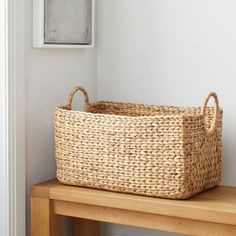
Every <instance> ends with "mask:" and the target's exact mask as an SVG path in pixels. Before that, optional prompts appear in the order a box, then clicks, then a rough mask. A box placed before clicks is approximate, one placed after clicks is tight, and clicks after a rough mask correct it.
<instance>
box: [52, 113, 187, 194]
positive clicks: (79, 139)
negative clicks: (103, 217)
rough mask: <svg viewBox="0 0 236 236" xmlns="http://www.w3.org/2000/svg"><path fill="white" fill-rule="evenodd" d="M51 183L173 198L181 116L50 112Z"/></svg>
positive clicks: (180, 167) (180, 174)
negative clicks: (53, 171)
mask: <svg viewBox="0 0 236 236" xmlns="http://www.w3.org/2000/svg"><path fill="white" fill-rule="evenodd" d="M54 118H55V144H56V160H57V178H58V179H59V181H61V182H62V183H65V184H71V185H78V186H86V187H94V188H101V189H107V190H112V191H118V192H128V193H135V194H141V195H147V196H156V197H166V198H179V195H180V193H182V192H183V189H182V187H183V185H184V181H185V175H184V165H185V162H184V152H183V132H182V128H183V127H182V125H183V120H182V117H181V116H180V117H172V118H171V117H168V118H166V117H165V116H163V117H158V118H156V117H138V118H132V119H130V118H129V117H121V116H115V115H114V116H109V117H107V116H105V115H102V114H100V115H99V114H96V115H94V114H92V113H82V112H81V113H80V112H76V113H73V112H72V111H64V110H62V109H56V111H55V116H54Z"/></svg>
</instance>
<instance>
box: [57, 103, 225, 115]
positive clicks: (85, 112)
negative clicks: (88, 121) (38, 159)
mask: <svg viewBox="0 0 236 236" xmlns="http://www.w3.org/2000/svg"><path fill="white" fill-rule="evenodd" d="M103 103H106V104H107V103H108V104H117V105H133V106H135V105H137V106H147V107H167V108H176V109H183V110H184V109H189V110H191V109H199V110H200V109H201V107H200V106H198V107H194V106H170V105H150V104H143V103H127V102H113V101H105V100H101V101H97V102H90V103H89V105H97V104H103ZM208 108H210V109H214V108H213V107H208ZM55 110H63V111H66V112H70V113H75V114H83V115H84V114H86V115H93V116H97V117H117V118H123V119H127V118H129V119H147V118H149V119H151V118H161V117H166V118H177V117H178V118H184V117H188V118H190V117H198V118H203V115H202V114H200V113H199V114H191V113H187V111H186V112H184V111H183V113H181V114H171V115H166V114H160V115H159V114H158V115H144V116H128V115H114V114H104V113H93V112H87V111H79V110H72V109H71V110H70V109H68V108H67V106H66V105H63V106H56V107H55ZM219 112H220V113H223V109H222V108H221V107H220V108H219Z"/></svg>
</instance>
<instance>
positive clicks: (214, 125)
mask: <svg viewBox="0 0 236 236" xmlns="http://www.w3.org/2000/svg"><path fill="white" fill-rule="evenodd" d="M211 97H213V98H214V103H215V108H214V115H213V119H212V122H211V126H210V128H209V129H208V130H207V133H208V134H211V133H213V132H214V131H215V129H216V128H217V123H218V119H219V101H218V97H217V95H216V93H214V92H211V93H209V94H208V96H207V97H206V99H205V102H204V105H203V106H202V110H201V114H202V115H203V117H205V115H206V114H205V113H206V107H207V103H208V101H209V99H210V98H211Z"/></svg>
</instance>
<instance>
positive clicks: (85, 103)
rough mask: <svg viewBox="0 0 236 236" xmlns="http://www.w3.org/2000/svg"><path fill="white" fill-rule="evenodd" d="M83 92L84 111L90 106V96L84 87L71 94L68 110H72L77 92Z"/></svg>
mask: <svg viewBox="0 0 236 236" xmlns="http://www.w3.org/2000/svg"><path fill="white" fill-rule="evenodd" d="M78 91H81V92H82V93H83V94H84V110H86V107H87V106H88V105H89V96H88V93H87V91H86V89H85V88H83V87H82V86H77V87H75V88H74V89H73V90H72V91H71V92H70V94H69V96H68V100H67V105H66V107H67V109H69V110H71V104H72V101H73V97H74V95H75V94H76V92H78Z"/></svg>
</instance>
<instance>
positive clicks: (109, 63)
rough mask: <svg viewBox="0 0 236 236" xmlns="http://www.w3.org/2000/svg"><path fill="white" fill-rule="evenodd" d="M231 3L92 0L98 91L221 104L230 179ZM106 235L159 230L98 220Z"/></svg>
mask: <svg viewBox="0 0 236 236" xmlns="http://www.w3.org/2000/svg"><path fill="white" fill-rule="evenodd" d="M235 9H236V2H235V1H234V0H198V1H195V0H179V1H176V0H148V1H147V0H119V1H117V0H99V4H98V53H97V63H98V64H97V66H98V67H97V68H98V98H99V99H106V100H114V101H117V100H120V101H132V102H142V103H154V104H171V105H194V106H195V105H196V106H199V105H201V104H202V102H203V99H204V97H205V96H206V95H207V93H208V92H209V91H211V90H214V91H216V92H217V93H218V95H219V99H220V104H221V106H222V107H223V108H224V127H223V129H224V130H223V145H224V151H223V179H222V183H223V184H227V185H236V172H235V166H236V159H235V153H236V145H235V140H236V99H235V97H234V95H235V91H236V66H235V62H236V43H235V42H236V30H235V22H236V14H235ZM104 231H105V235H122V236H123V235H145V236H149V235H150V236H151V235H163V234H162V233H159V234H158V233H153V232H148V231H142V233H140V234H139V233H138V232H139V231H136V229H134V228H129V227H125V228H124V227H120V226H111V225H109V226H108V227H105V230H104Z"/></svg>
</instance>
